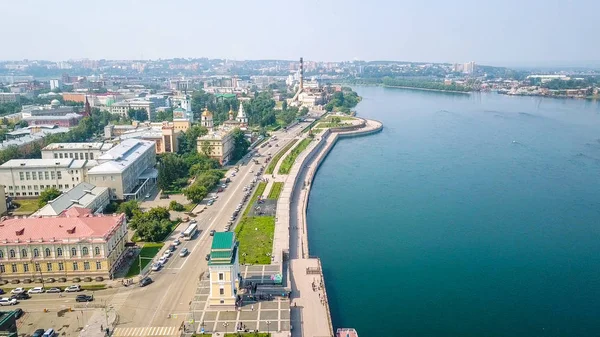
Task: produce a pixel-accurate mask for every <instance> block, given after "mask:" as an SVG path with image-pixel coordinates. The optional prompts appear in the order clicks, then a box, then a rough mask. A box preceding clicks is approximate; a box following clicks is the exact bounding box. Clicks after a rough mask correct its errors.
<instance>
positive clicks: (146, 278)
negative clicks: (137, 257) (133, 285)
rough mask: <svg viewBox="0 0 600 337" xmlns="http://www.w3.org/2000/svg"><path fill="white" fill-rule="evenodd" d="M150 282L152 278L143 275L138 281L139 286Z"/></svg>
mask: <svg viewBox="0 0 600 337" xmlns="http://www.w3.org/2000/svg"><path fill="white" fill-rule="evenodd" d="M150 283H152V279H151V278H149V277H144V278H143V279H142V280H141V281H140V287H145V286H147V285H149V284H150Z"/></svg>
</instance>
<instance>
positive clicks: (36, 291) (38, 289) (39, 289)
mask: <svg viewBox="0 0 600 337" xmlns="http://www.w3.org/2000/svg"><path fill="white" fill-rule="evenodd" d="M44 292H46V289H44V287H35V288H31V289H29V290H28V291H27V293H28V294H41V293H44Z"/></svg>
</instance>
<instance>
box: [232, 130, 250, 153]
mask: <svg viewBox="0 0 600 337" xmlns="http://www.w3.org/2000/svg"><path fill="white" fill-rule="evenodd" d="M232 137H233V160H238V159H240V158H242V157H243V156H244V155H245V154H246V153H248V147H249V146H250V141H249V140H248V139H247V138H246V135H245V134H244V132H243V131H242V130H240V129H239V128H235V130H233V132H232Z"/></svg>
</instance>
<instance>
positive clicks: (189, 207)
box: [183, 202, 198, 212]
mask: <svg viewBox="0 0 600 337" xmlns="http://www.w3.org/2000/svg"><path fill="white" fill-rule="evenodd" d="M197 205H198V204H196V203H193V202H192V203H190V204H187V205H184V206H183V207H184V208H185V210H184V212H191V211H193V210H194V208H196V206H197Z"/></svg>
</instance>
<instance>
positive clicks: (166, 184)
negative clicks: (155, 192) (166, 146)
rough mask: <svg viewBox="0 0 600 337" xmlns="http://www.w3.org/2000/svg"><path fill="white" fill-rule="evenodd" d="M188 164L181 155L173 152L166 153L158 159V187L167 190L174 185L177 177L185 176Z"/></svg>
mask: <svg viewBox="0 0 600 337" xmlns="http://www.w3.org/2000/svg"><path fill="white" fill-rule="evenodd" d="M188 169H189V166H188V165H187V163H186V162H185V160H183V158H181V156H179V155H177V154H173V153H166V154H164V155H162V156H161V157H160V158H159V161H158V179H157V180H158V181H157V184H158V187H159V188H160V189H162V190H169V189H171V187H173V186H174V185H175V183H176V182H177V180H178V179H180V178H183V177H186V176H187V174H188Z"/></svg>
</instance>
